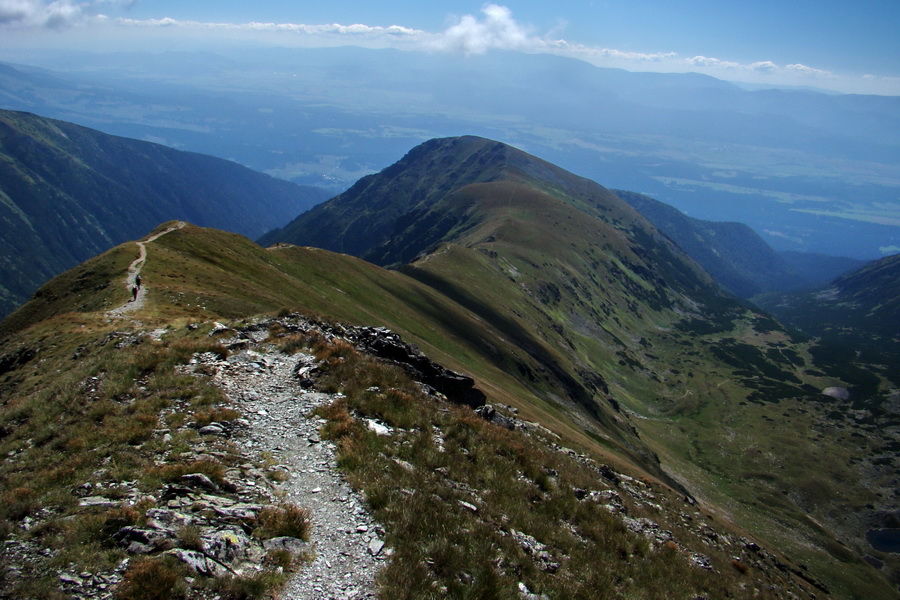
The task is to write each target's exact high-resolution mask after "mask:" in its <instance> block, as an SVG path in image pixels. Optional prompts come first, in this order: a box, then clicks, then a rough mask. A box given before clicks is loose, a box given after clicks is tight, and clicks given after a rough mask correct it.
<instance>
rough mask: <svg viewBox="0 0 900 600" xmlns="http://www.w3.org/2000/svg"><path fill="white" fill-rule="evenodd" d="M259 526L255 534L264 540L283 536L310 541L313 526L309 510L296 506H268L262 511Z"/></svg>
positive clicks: (284, 504)
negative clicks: (310, 531)
mask: <svg viewBox="0 0 900 600" xmlns="http://www.w3.org/2000/svg"><path fill="white" fill-rule="evenodd" d="M258 524H259V526H258V527H257V529H256V530H255V531H254V532H253V534H254V535H255V536H256V537H259V538H262V539H269V538H274V537H282V536H288V537H295V538H299V539H301V540H307V539H309V528H310V525H311V521H310V513H309V510H307V509H305V508H301V507H300V506H297V505H296V504H290V503H282V504H279V505H277V506H267V507H266V508H264V509H263V510H262V511H260V513H259V522H258Z"/></svg>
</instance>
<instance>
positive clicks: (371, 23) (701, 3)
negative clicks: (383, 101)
mask: <svg viewBox="0 0 900 600" xmlns="http://www.w3.org/2000/svg"><path fill="white" fill-rule="evenodd" d="M898 24H900V2H898V1H897V0H857V2H847V1H845V0H844V1H837V0H818V1H812V0H780V1H772V0H754V1H747V0H743V1H740V2H735V1H732V0H719V1H705V0H684V1H681V2H671V1H662V0H626V1H619V0H567V1H566V2H548V1H547V0H506V1H503V0H498V1H497V2H495V3H483V2H477V1H476V2H463V1H459V2H441V3H437V2H427V1H425V2H423V1H422V0H417V1H415V2H413V1H411V0H391V1H390V2H380V1H377V0H329V1H327V2H308V1H300V2H298V1H296V0H256V1H254V2H247V1H246V0H187V1H186V0H52V1H51V0H0V60H14V59H15V58H16V57H17V55H24V53H25V52H26V51H28V50H31V49H36V48H56V49H59V48H63V49H87V50H93V51H121V50H131V49H142V50H147V49H150V50H154V49H155V50H170V49H183V48H192V47H193V48H204V49H208V50H215V48H216V47H217V46H218V45H226V44H234V43H248V42H253V43H261V44H272V45H285V46H291V45H295V46H322V45H347V44H349V45H359V46H368V47H375V48H381V47H396V48H400V49H404V50H410V51H430V52H461V53H465V54H479V53H482V52H487V51H489V50H490V49H492V48H503V49H508V50H518V51H522V52H548V53H554V54H560V55H565V56H571V57H575V58H580V59H582V60H586V61H588V62H591V63H593V64H596V65H598V66H604V67H618V68H625V69H629V70H635V71H663V72H683V71H696V72H701V73H706V74H709V75H713V76H715V77H720V78H722V79H727V80H733V81H746V82H752V83H771V84H778V85H802V86H813V87H819V88H826V89H833V90H838V91H845V92H857V93H879V94H890V95H900V35H898V27H900V25H898ZM17 53H18V54H17Z"/></svg>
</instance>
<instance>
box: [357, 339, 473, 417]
mask: <svg viewBox="0 0 900 600" xmlns="http://www.w3.org/2000/svg"><path fill="white" fill-rule="evenodd" d="M349 334H350V335H349V336H348V337H350V338H351V339H354V340H355V341H356V342H357V343H358V344H359V345H360V346H362V348H363V349H365V350H366V351H367V352H370V353H371V354H374V355H375V356H378V357H379V358H384V359H386V360H390V361H393V362H396V363H398V364H400V365H402V366H403V367H404V368H406V369H407V370H408V371H410V374H411V375H412V377H413V379H415V380H416V381H419V382H421V383H424V384H426V385H428V386H431V387H432V388H434V389H435V390H436V391H438V392H439V393H441V394H443V395H444V396H446V397H447V399H448V400H450V401H451V402H455V403H457V404H464V405H466V406H470V407H472V408H478V407H480V406H483V405H484V402H485V399H486V397H485V395H484V392H482V391H481V390H479V389H478V388H476V387H475V380H474V379H472V378H471V377H469V376H467V375H462V374H460V373H457V372H455V371H451V370H450V369H448V368H446V367H443V366H441V365H439V364H438V363H436V362H434V361H433V360H431V359H430V358H428V357H427V356H425V355H424V354H423V353H422V351H421V350H419V349H418V348H417V347H416V346H414V345H412V344H408V343H406V342H404V341H403V340H402V339H401V338H400V336H399V335H397V334H396V333H393V332H391V331H390V330H389V329H385V328H384V327H357V328H354V329H352V330H351V331H349Z"/></svg>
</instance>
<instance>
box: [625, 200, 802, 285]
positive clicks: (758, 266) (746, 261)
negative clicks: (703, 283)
mask: <svg viewBox="0 0 900 600" xmlns="http://www.w3.org/2000/svg"><path fill="white" fill-rule="evenodd" d="M615 192H616V195H618V196H619V197H620V198H622V200H624V201H625V202H627V203H628V204H630V205H631V206H633V207H634V208H635V209H636V210H637V211H638V212H639V213H641V214H642V215H643V216H644V217H646V218H647V220H648V221H650V222H651V223H653V225H654V226H655V227H656V228H657V229H659V230H660V231H661V232H663V233H664V234H666V235H667V236H668V237H670V238H671V239H672V240H673V241H674V242H675V243H676V244H678V246H679V247H680V248H681V249H682V250H684V251H685V252H686V253H687V254H688V255H689V256H690V257H691V258H693V259H694V260H695V261H697V262H698V263H699V264H700V265H701V266H702V267H703V268H704V269H706V271H707V272H708V273H709V274H710V275H712V276H713V277H714V278H715V279H716V281H718V282H719V283H721V284H722V285H723V286H725V287H726V288H728V289H729V290H731V291H732V292H733V293H735V294H737V295H738V296H740V297H741V298H750V297H752V296H755V295H756V294H761V293H766V292H774V291H781V290H789V289H797V288H802V287H804V286H806V285H808V284H809V283H808V282H807V281H806V280H805V277H804V275H803V273H802V272H795V271H793V270H792V269H791V268H790V267H789V266H788V264H787V263H786V262H785V261H784V259H783V258H782V257H781V256H780V255H779V254H778V253H776V252H775V251H774V250H772V248H771V247H770V246H769V245H768V244H767V243H766V242H765V241H764V240H763V239H762V238H761V237H759V235H757V234H756V233H755V232H754V231H753V230H752V229H750V228H749V227H747V226H746V225H744V224H742V223H717V222H713V221H703V220H701V219H694V218H692V217H689V216H687V215H685V214H684V213H682V212H681V211H679V210H678V209H676V208H674V207H672V206H669V205H667V204H664V203H662V202H660V201H658V200H654V199H653V198H650V197H649V196H644V195H642V194H636V193H634V192H626V191H624V190H615Z"/></svg>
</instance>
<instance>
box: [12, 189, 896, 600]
mask: <svg viewBox="0 0 900 600" xmlns="http://www.w3.org/2000/svg"><path fill="white" fill-rule="evenodd" d="M509 185H512V184H505V183H500V184H487V185H486V187H482V188H474V189H470V190H469V192H471V193H473V194H476V195H479V194H482V195H484V194H485V193H486V192H491V193H489V194H486V196H485V197H490V198H494V199H495V202H494V204H493V205H492V204H490V203H471V202H468V203H467V202H462V203H461V204H460V206H462V207H464V208H465V210H462V211H461V212H460V213H459V214H461V215H462V216H464V217H472V216H474V217H476V218H472V219H471V221H469V222H468V225H467V222H466V221H465V219H463V220H461V221H460V231H461V232H463V235H461V236H459V238H458V239H457V241H456V242H455V243H452V244H446V245H444V246H441V247H440V248H438V249H436V251H435V252H432V253H431V254H429V255H428V256H427V257H426V258H423V259H422V260H420V261H417V262H416V263H415V264H414V266H413V267H410V268H408V269H406V270H405V271H406V272H405V273H398V272H393V271H385V270H383V269H380V268H378V267H375V266H373V265H371V264H368V263H365V262H363V261H360V260H358V259H354V258H352V257H349V256H346V255H340V254H335V253H331V252H327V251H323V250H315V249H308V248H298V247H276V248H272V249H263V248H261V247H259V246H257V245H256V244H253V243H252V242H250V241H249V240H246V239H245V238H242V237H240V236H235V235H232V234H225V233H222V232H219V231H215V230H209V229H201V228H196V227H191V226H188V227H186V228H184V229H182V230H178V231H173V232H172V233H170V234H167V235H166V236H163V237H161V238H159V239H158V240H156V241H155V242H152V243H150V244H148V253H149V256H148V261H147V265H146V267H145V271H144V276H145V282H146V285H147V287H148V296H147V300H146V304H145V307H144V309H143V310H142V311H139V312H138V313H137V314H136V315H135V317H136V318H139V319H140V320H141V323H142V324H143V326H144V327H146V328H152V327H157V326H163V325H177V324H179V323H186V322H194V321H204V320H211V319H217V318H234V317H241V316H245V315H248V314H256V313H260V312H274V311H278V310H281V309H284V308H287V309H291V310H300V311H303V312H307V313H313V314H316V313H317V314H320V315H325V316H327V317H329V318H333V319H336V320H340V321H344V322H349V323H359V324H367V325H384V326H387V327H389V328H391V329H393V330H396V331H398V332H401V333H402V334H403V335H404V337H406V339H407V340H409V341H413V342H415V343H417V344H418V345H419V346H420V347H422V348H423V350H425V351H426V353H428V354H429V355H430V356H431V357H432V358H434V359H436V360H438V361H439V362H442V363H444V364H446V365H447V366H450V367H451V368H455V369H457V370H461V371H464V372H467V373H469V374H472V375H473V376H474V377H475V378H476V380H477V383H478V385H479V387H481V388H482V389H483V390H484V391H485V392H486V393H487V394H488V396H489V399H490V401H492V402H496V403H500V404H508V405H512V406H515V407H517V408H519V409H520V412H521V415H522V416H523V417H525V418H527V419H530V420H537V421H539V422H541V423H542V424H544V425H545V426H547V427H549V428H550V429H551V430H552V431H554V432H555V433H556V434H558V435H560V436H561V437H562V440H564V442H565V443H566V444H567V445H569V446H570V447H575V448H578V449H580V450H583V451H586V452H588V453H590V454H592V455H593V456H595V457H596V458H598V459H599V460H602V461H603V462H609V463H611V464H613V465H614V466H616V467H617V468H627V469H629V470H634V469H636V470H637V471H638V472H641V471H643V473H644V474H645V475H647V474H652V473H654V472H655V473H656V474H657V477H659V478H663V479H665V480H667V481H671V482H672V483H673V485H674V484H675V482H683V483H684V484H686V485H687V486H688V487H689V488H690V490H691V492H692V493H693V494H695V495H697V496H698V497H699V498H700V499H702V500H704V501H705V502H708V503H709V504H708V506H709V507H710V508H712V509H714V510H717V511H719V512H720V514H721V515H722V516H723V517H724V518H726V519H727V520H734V521H735V522H737V523H738V524H740V525H742V526H744V527H746V528H747V529H748V530H752V531H754V532H762V534H763V536H764V537H765V538H766V539H769V540H771V541H773V542H776V543H777V544H779V546H780V547H781V548H783V549H784V550H785V551H786V552H787V553H788V554H789V555H790V556H792V557H793V558H795V559H797V560H801V561H804V562H807V563H808V564H809V566H810V568H811V569H813V570H814V573H815V575H816V577H817V578H821V579H823V580H825V581H826V582H827V583H828V584H829V587H831V588H832V589H833V590H835V591H836V592H837V595H839V596H841V597H848V598H851V597H859V598H863V597H867V595H868V596H869V597H873V596H872V594H874V595H875V596H877V595H878V594H879V593H881V592H882V591H883V590H884V589H887V588H886V587H884V586H886V585H887V584H886V583H884V580H883V579H882V578H880V577H879V576H878V575H877V574H876V573H875V571H874V570H872V569H871V568H870V567H868V566H867V565H865V563H863V562H862V561H861V560H859V558H858V556H859V554H860V552H861V550H862V548H861V547H860V546H858V545H854V546H852V547H849V548H848V547H845V546H842V545H841V544H840V543H839V542H837V539H840V538H843V539H847V540H852V539H853V538H852V536H853V535H856V531H857V530H854V528H853V527H854V523H852V522H848V521H847V520H846V519H843V520H842V517H843V516H845V515H846V514H857V513H858V512H859V510H860V507H862V506H865V505H866V504H872V505H877V504H878V503H879V502H881V500H880V499H879V497H878V495H877V494H878V493H879V491H878V489H877V488H875V489H867V488H866V486H865V485H864V483H865V482H862V481H861V480H860V479H859V475H858V473H856V472H855V471H854V470H852V469H851V468H850V467H848V466H847V465H849V464H852V463H854V462H855V461H857V460H859V458H860V457H861V456H864V455H865V454H867V453H869V452H870V451H871V450H872V447H871V444H874V442H871V443H870V442H869V441H867V440H869V439H870V438H869V437H865V438H860V437H859V436H860V435H862V433H868V432H866V431H865V430H863V429H852V428H845V427H844V426H843V423H842V422H841V421H834V420H833V419H832V420H829V419H828V418H827V414H828V413H830V412H832V411H833V405H830V404H828V402H830V401H828V402H823V401H822V400H823V398H819V397H818V396H817V395H811V392H810V389H809V388H807V387H806V386H807V385H814V386H815V388H816V389H821V387H824V386H825V385H834V384H837V383H839V381H838V380H835V379H833V378H829V377H826V376H824V374H820V375H810V374H809V372H811V369H812V367H813V362H812V361H811V358H810V354H809V352H808V350H807V349H806V347H805V346H804V345H803V344H802V343H799V341H798V340H795V339H793V338H791V337H790V336H788V335H787V334H786V333H785V332H784V331H783V330H781V329H780V328H779V327H778V326H777V324H774V325H773V323H772V321H771V320H770V319H767V318H766V317H765V316H764V315H761V314H759V313H757V312H754V311H753V310H750V309H749V308H747V307H745V306H742V305H740V304H737V303H734V302H731V301H726V300H723V299H722V297H721V296H717V295H710V296H707V298H708V299H709V302H708V303H707V304H706V305H705V306H703V307H700V306H698V305H697V304H696V303H692V300H691V298H690V297H689V296H688V295H687V294H688V292H689V291H691V290H698V289H699V290H711V289H714V288H712V286H711V284H710V283H709V282H708V280H707V279H703V278H702V277H701V278H696V279H694V278H692V276H691V273H693V271H692V268H691V267H685V266H683V265H680V264H679V263H677V262H675V261H674V260H673V261H672V262H671V263H669V264H667V263H665V262H664V261H662V260H658V259H657V260H654V259H652V257H651V252H656V253H657V255H658V256H660V257H663V258H665V256H666V253H667V252H670V250H668V249H667V247H666V246H663V245H660V246H648V245H646V244H645V245H643V246H638V245H636V244H634V243H633V242H631V241H630V240H629V238H628V237H627V236H626V235H625V231H626V226H627V225H628V223H627V222H625V221H624V220H621V219H620V220H619V222H618V223H612V224H601V225H598V224H597V220H596V219H593V218H590V217H589V215H587V213H586V212H585V211H583V210H579V209H572V208H571V206H569V205H567V204H566V203H555V204H552V205H547V204H546V203H543V202H541V201H540V198H541V197H542V196H541V194H540V193H527V194H526V193H522V194H516V196H517V197H518V200H514V201H513V202H510V200H509V194H497V193H493V192H494V191H496V189H498V188H497V186H499V189H500V190H501V191H509V189H510V188H509V187H508V186H509ZM498 198H499V200H496V199H498ZM475 207H477V208H475ZM479 210H480V211H482V213H481V214H476V212H477V211H479ZM473 211H475V212H473ZM535 215H539V216H540V217H541V219H542V220H543V222H544V223H547V224H552V225H546V226H544V227H542V228H536V227H534V226H533V223H534V218H535ZM635 222H638V223H639V221H635ZM633 223H634V222H633ZM585 228H589V231H590V234H586V233H585ZM610 248H614V249H615V250H616V252H615V253H610V252H609V250H610ZM647 248H650V250H647ZM129 252H133V253H134V255H132V256H129ZM123 253H124V254H123ZM134 256H136V248H135V247H134V246H133V245H126V246H123V247H120V248H117V249H116V250H114V251H111V252H110V253H108V254H107V255H104V256H103V257H100V258H98V259H97V260H98V261H99V262H97V263H92V264H91V266H90V267H89V268H88V270H89V271H90V272H91V273H94V274H95V276H96V278H97V280H98V281H99V280H101V279H103V278H105V277H106V274H108V273H112V272H114V271H115V270H116V268H119V269H121V268H123V266H124V265H127V263H128V262H129V260H130V259H133V257H134ZM114 265H118V267H115V266H114ZM678 269H680V270H678ZM669 270H674V271H675V277H672V276H669V275H668V274H667V271H669ZM678 277H680V278H681V279H678ZM660 279H662V280H665V281H674V282H676V284H675V285H671V284H670V285H669V286H668V287H664V288H662V291H660V287H659V286H658V285H656V282H657V281H659V280H660ZM60 281H61V282H62V281H65V280H60ZM691 284H692V285H693V288H690V287H689V286H690V285H691ZM622 288H624V289H626V290H627V291H628V294H627V296H626V295H621V294H622V293H621V292H620V291H618V290H620V289H622ZM116 289H118V287H117V286H116V285H112V286H110V290H112V291H111V292H110V294H122V295H124V293H125V292H124V288H123V289H122V290H120V291H114V290H116ZM47 298H49V299H52V301H48V302H47V303H46V305H45V306H44V307H43V308H41V309H40V311H35V312H32V313H28V312H26V313H22V314H20V315H17V316H15V317H16V318H15V319H13V320H11V321H7V323H5V324H4V327H5V328H6V330H7V332H9V330H10V328H12V329H15V328H17V327H25V326H26V325H27V323H28V317H27V315H29V314H30V315H31V316H32V318H34V319H43V318H46V317H48V316H50V315H52V314H57V315H58V316H56V317H52V318H55V319H74V320H76V321H79V320H80V321H87V320H89V319H93V318H96V315H94V316H91V313H88V312H82V313H81V315H82V316H78V315H74V316H68V317H67V316H65V315H66V314H67V313H71V312H72V311H76V312H77V311H87V310H91V308H92V307H91V306H89V305H86V304H85V302H84V300H83V299H79V298H78V295H77V294H76V293H74V291H72V290H70V289H69V287H68V286H66V285H60V286H58V287H57V286H55V285H53V284H51V285H50V286H49V288H48V290H47ZM106 302H108V303H110V304H114V296H110V298H108V299H107V300H104V301H103V302H101V303H100V304H103V305H104V306H105V303H106ZM693 302H695V301H693ZM110 307H111V306H110ZM688 311H689V312H688ZM52 318H51V319H52ZM101 320H102V318H101ZM51 322H52V321H51ZM11 324H14V325H15V327H12V325H11ZM33 331H36V330H33ZM15 335H20V334H15ZM29 335H32V333H29ZM22 339H25V338H22ZM748 357H750V358H752V359H751V360H748ZM776 384H777V385H776ZM825 400H827V398H825ZM632 428H634V429H632ZM635 432H636V433H637V435H635ZM653 453H656V454H658V455H659V456H660V458H661V459H662V463H663V465H664V467H665V472H662V471H659V470H658V469H659V467H658V466H656V463H655V461H654V460H653V459H652V454H653ZM830 457H841V458H842V459H843V460H841V461H835V464H833V465H830V466H829V468H828V469H825V470H823V469H820V468H819V465H821V464H823V463H826V462H828V461H829V460H831V459H830ZM652 479H653V478H652V477H651V480H652ZM835 481H842V482H845V483H846V485H841V486H840V487H836V486H835V483H834V482H835ZM855 482H859V483H855ZM785 491H786V492H787V493H785ZM714 507H716V508H714ZM842 524H843V526H845V527H847V529H840V527H841V526H842Z"/></svg>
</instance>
